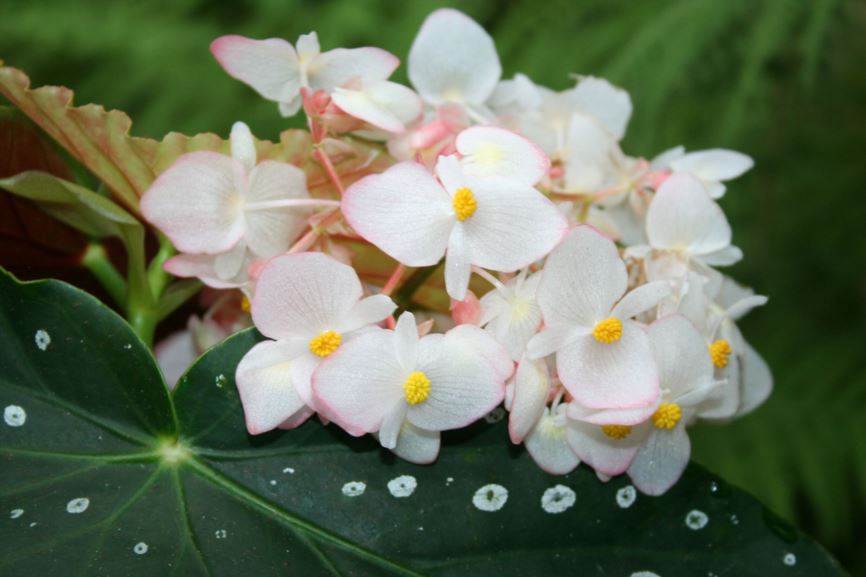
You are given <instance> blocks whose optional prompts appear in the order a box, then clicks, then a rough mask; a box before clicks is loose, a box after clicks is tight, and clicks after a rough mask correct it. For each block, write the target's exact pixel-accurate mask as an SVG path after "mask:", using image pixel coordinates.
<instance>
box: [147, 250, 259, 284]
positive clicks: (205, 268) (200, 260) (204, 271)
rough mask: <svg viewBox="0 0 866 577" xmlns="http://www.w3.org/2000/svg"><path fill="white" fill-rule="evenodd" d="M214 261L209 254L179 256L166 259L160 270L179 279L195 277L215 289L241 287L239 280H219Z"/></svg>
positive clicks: (214, 258) (213, 257)
mask: <svg viewBox="0 0 866 577" xmlns="http://www.w3.org/2000/svg"><path fill="white" fill-rule="evenodd" d="M215 260H216V257H215V256H213V255H209V254H179V255H177V256H173V257H171V258H170V259H168V260H167V261H166V262H165V264H164V265H163V266H162V268H164V269H165V270H166V271H167V272H169V273H171V274H173V275H174V276H178V277H181V278H191V277H197V278H199V279H200V280H201V282H203V283H204V284H206V285H207V286H209V287H213V288H217V289H227V288H238V287H240V286H243V284H244V281H243V279H241V278H236V279H221V278H220V277H219V275H217V273H216V269H215V267H214V261H215Z"/></svg>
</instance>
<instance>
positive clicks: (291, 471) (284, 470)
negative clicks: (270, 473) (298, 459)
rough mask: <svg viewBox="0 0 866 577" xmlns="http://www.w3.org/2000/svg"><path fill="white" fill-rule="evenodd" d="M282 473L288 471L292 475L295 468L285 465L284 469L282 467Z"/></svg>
mask: <svg viewBox="0 0 866 577" xmlns="http://www.w3.org/2000/svg"><path fill="white" fill-rule="evenodd" d="M283 473H288V474H289V475H294V474H295V470H294V469H292V468H291V467H286V468H285V469H283Z"/></svg>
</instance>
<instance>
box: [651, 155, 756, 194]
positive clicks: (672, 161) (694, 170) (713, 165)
mask: <svg viewBox="0 0 866 577" xmlns="http://www.w3.org/2000/svg"><path fill="white" fill-rule="evenodd" d="M754 165H755V161H754V160H752V157H750V156H748V155H746V154H743V153H742V152H737V151H736V150H727V149H724V148H712V149H709V150H698V151H695V152H689V153H686V151H685V149H684V148H683V147H682V146H677V147H676V148H672V149H670V150H667V151H665V152H663V153H662V154H660V155H659V156H657V157H656V158H655V159H653V168H655V169H656V170H660V169H668V170H670V171H671V172H673V173H681V172H687V173H689V174H691V175H692V176H694V177H696V178H697V179H698V180H700V181H701V184H703V185H704V188H705V189H706V191H707V194H709V195H710V197H711V198H714V199H718V198H721V197H722V196H724V195H725V190H726V188H725V185H724V183H725V182H727V181H729V180H733V179H735V178H738V177H740V176H742V175H743V174H745V173H746V172H748V171H749V170H750V169H751V168H752V167H753V166H754Z"/></svg>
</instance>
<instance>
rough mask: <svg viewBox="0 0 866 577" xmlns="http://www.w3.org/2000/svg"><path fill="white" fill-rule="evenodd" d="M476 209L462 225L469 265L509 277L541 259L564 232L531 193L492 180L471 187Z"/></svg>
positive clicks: (560, 220)
mask: <svg viewBox="0 0 866 577" xmlns="http://www.w3.org/2000/svg"><path fill="white" fill-rule="evenodd" d="M472 192H473V194H474V196H475V200H476V202H477V204H478V208H477V209H476V211H475V213H474V214H473V215H472V216H470V217H469V218H467V219H466V220H465V221H463V223H462V224H463V227H464V229H465V231H466V239H467V242H468V243H469V246H470V247H471V249H470V252H471V255H472V264H474V265H477V266H480V267H481V268H486V269H491V270H496V271H502V272H512V271H516V270H518V269H521V268H526V267H527V266H529V265H530V264H532V263H533V262H535V261H537V260H540V259H542V258H544V257H545V256H547V254H548V253H549V252H550V251H551V250H553V247H555V246H556V244H557V243H558V242H559V241H561V240H562V238H563V237H564V236H565V234H566V232H567V231H568V222H567V221H566V220H565V217H563V215H562V213H560V212H559V210H558V209H557V208H556V205H555V204H553V203H552V202H551V201H550V200H549V199H548V198H547V197H546V196H544V195H543V194H541V193H540V192H538V191H537V190H535V189H534V188H532V187H530V186H528V185H524V184H520V183H517V182H513V181H509V180H506V179H501V178H498V177H490V178H486V179H484V180H483V181H482V180H479V181H476V182H475V183H474V185H473V187H472Z"/></svg>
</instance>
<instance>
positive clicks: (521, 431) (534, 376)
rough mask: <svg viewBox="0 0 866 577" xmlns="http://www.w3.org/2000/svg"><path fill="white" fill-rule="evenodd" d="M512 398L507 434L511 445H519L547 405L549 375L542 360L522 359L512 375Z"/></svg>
mask: <svg viewBox="0 0 866 577" xmlns="http://www.w3.org/2000/svg"><path fill="white" fill-rule="evenodd" d="M513 386H514V397H513V400H512V401H511V408H510V409H509V410H510V411H511V412H510V414H509V415H508V434H509V436H510V437H511V442H512V443H515V444H517V443H521V442H523V439H524V438H525V437H526V436H527V435H528V434H529V433H530V431H532V429H533V428H534V427H535V425H536V423H538V420H539V419H540V418H541V415H543V414H544V407H545V405H546V404H547V396H548V393H549V392H550V375H549V374H548V371H547V363H546V362H544V360H538V361H530V360H528V359H523V360H522V361H521V362H520V364H519V365H518V366H517V373H516V374H515V375H514V381H513Z"/></svg>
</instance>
